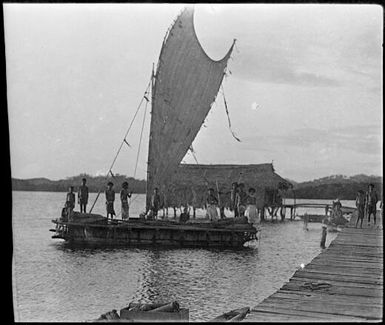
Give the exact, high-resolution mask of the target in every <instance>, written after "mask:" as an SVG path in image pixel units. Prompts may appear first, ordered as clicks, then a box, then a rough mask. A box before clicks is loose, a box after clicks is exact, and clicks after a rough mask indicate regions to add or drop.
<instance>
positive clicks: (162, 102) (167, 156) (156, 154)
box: [146, 8, 234, 208]
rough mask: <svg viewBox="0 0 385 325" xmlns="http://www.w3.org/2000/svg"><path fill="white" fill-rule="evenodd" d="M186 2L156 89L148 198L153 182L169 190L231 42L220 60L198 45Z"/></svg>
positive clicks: (164, 56) (218, 80)
mask: <svg viewBox="0 0 385 325" xmlns="http://www.w3.org/2000/svg"><path fill="white" fill-rule="evenodd" d="M193 14H194V11H193V8H186V9H185V10H184V11H183V12H182V13H181V14H180V15H179V16H178V18H177V19H176V21H175V22H174V24H173V25H172V27H171V29H170V30H169V31H168V34H167V35H166V37H165V40H164V42H163V46H162V49H161V52H160V57H159V62H158V66H157V70H156V74H155V77H154V79H155V80H154V84H153V89H152V111H151V126H150V140H149V152H148V166H147V202H146V207H147V208H148V207H149V204H150V197H151V194H152V192H153V189H154V187H158V188H159V189H160V191H161V192H162V190H165V187H166V186H167V184H168V182H169V180H170V178H171V175H172V174H173V173H174V171H175V170H176V168H177V166H178V165H179V163H180V162H181V161H182V159H183V157H184V156H185V154H186V153H187V150H188V149H189V147H190V145H191V143H192V142H193V140H194V138H195V136H196V135H197V133H198V131H199V129H200V127H201V126H202V124H203V122H204V120H205V118H206V116H207V114H208V112H209V111H210V108H211V105H212V104H213V102H214V101H215V97H216V95H217V93H218V91H219V87H220V85H221V83H222V80H223V76H224V73H225V68H226V65H227V61H228V59H229V57H230V55H231V52H232V49H233V46H234V43H233V45H232V46H231V48H230V49H229V51H228V52H227V54H226V55H225V57H224V58H223V59H221V60H219V61H214V60H212V59H210V58H209V57H208V55H207V54H206V53H205V51H204V50H203V48H202V46H201V45H200V43H199V41H198V39H197V36H196V33H195V30H194V22H193Z"/></svg>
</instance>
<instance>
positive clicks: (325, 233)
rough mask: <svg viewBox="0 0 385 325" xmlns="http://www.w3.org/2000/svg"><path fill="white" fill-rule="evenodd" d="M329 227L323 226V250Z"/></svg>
mask: <svg viewBox="0 0 385 325" xmlns="http://www.w3.org/2000/svg"><path fill="white" fill-rule="evenodd" d="M327 230H328V227H327V225H325V224H323V225H322V235H321V244H320V246H321V248H325V243H326V235H327V233H328V231H327Z"/></svg>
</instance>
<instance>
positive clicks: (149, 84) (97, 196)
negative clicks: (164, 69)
mask: <svg viewBox="0 0 385 325" xmlns="http://www.w3.org/2000/svg"><path fill="white" fill-rule="evenodd" d="M152 79H153V73H151V78H150V81H149V82H148V84H147V87H146V90H145V92H144V95H143V97H142V99H141V100H140V103H139V105H138V108H137V109H136V112H135V114H134V117H133V118H132V120H131V123H130V126H129V127H128V129H127V131H126V133H125V135H124V138H123V140H122V143H121V144H120V146H119V148H118V151H117V152H116V155H115V157H114V159H113V161H112V164H111V167H110V168H109V169H108V172H107V174H106V179H107V178H108V175H109V174H111V175H112V177H113V178H115V176H114V174H113V173H112V167H114V164H115V162H116V159H117V158H118V156H119V153H120V151H121V150H122V147H123V144H124V143H126V144H127V145H128V146H129V147H130V145H129V144H128V142H127V139H126V138H127V135H128V133H129V132H130V130H131V127H132V125H133V123H134V121H135V118H136V116H137V115H138V112H139V110H140V108H141V106H142V103H143V100H145V99H146V103H148V98H147V96H146V95H147V94H148V90H149V88H150V86H151V83H152ZM146 107H147V104H146ZM101 191H102V189H99V192H98V194H97V195H96V198H95V201H94V203H93V204H92V207H91V209H90V211H89V213H91V212H92V210H93V208H94V206H95V204H96V201H97V200H98V198H99V196H100V193H101Z"/></svg>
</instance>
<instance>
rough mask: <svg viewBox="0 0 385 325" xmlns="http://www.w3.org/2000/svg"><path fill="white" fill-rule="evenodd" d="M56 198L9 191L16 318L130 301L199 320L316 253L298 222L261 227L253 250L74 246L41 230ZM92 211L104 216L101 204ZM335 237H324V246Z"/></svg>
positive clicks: (254, 297) (79, 315) (265, 287)
mask: <svg viewBox="0 0 385 325" xmlns="http://www.w3.org/2000/svg"><path fill="white" fill-rule="evenodd" d="M95 196H96V195H95V194H91V199H90V201H91V202H93V198H94V197H95ZM64 198H65V193H49V192H13V237H14V257H13V295H14V313H15V320H16V321H19V322H24V321H35V322H37V321H52V322H55V321H60V322H62V321H85V320H90V319H95V318H97V317H99V316H100V314H102V313H104V312H107V311H110V310H112V309H117V310H119V309H121V308H123V307H125V306H127V305H128V303H130V302H154V301H172V300H177V301H178V302H179V303H180V304H181V306H182V307H187V308H189V309H190V320H191V321H207V320H209V319H211V318H213V317H215V316H217V315H219V314H221V313H223V312H226V311H229V310H231V309H234V308H239V307H243V306H254V305H256V304H257V303H259V302H260V301H262V300H263V299H264V298H266V297H267V296H269V295H270V294H272V293H273V292H274V291H276V290H277V289H279V288H280V287H281V286H282V285H283V284H284V282H286V281H288V279H289V278H290V277H291V276H292V274H293V273H294V272H295V271H296V269H298V268H299V265H300V264H301V263H304V264H306V263H308V262H310V261H311V260H312V258H314V257H315V256H316V255H317V254H318V253H319V252H320V248H319V242H320V235H321V225H320V224H315V223H311V224H309V231H304V230H303V228H302V223H301V222H290V221H286V222H284V223H270V222H268V223H264V224H263V225H262V231H261V241H260V243H259V245H256V246H254V248H251V247H248V248H244V249H242V250H236V251H235V250H218V249H159V248H154V249H138V248H119V249H111V248H110V249H100V248H99V249H90V248H88V249H79V248H76V249H75V248H71V247H68V246H66V245H65V244H64V243H63V241H61V240H57V239H56V240H55V239H51V236H52V234H53V233H52V232H50V231H49V229H50V228H53V224H52V223H51V219H54V218H56V217H58V216H59V215H60V211H61V208H62V206H63V202H64ZM144 201H145V200H144V196H142V195H140V196H138V197H137V198H136V199H135V200H134V202H133V203H132V206H131V210H130V211H131V213H132V214H135V213H139V212H141V209H142V208H143V207H144ZM297 201H298V200H297ZM307 202H308V201H307ZM314 202H329V201H324V200H315V201H314ZM342 203H343V204H344V205H350V206H352V204H353V203H354V202H351V201H344V202H342ZM77 209H78V207H76V210H77ZM320 211H322V210H320ZM94 212H95V213H101V214H104V203H103V200H101V199H99V200H98V202H97V205H96V206H95V208H94ZM309 212H314V210H313V211H311V210H310V211H309ZM117 213H118V214H119V213H120V208H119V207H117ZM320 213H322V212H320ZM335 236H336V234H334V233H329V234H328V236H327V245H329V244H330V242H331V241H332V240H333V239H334V238H335Z"/></svg>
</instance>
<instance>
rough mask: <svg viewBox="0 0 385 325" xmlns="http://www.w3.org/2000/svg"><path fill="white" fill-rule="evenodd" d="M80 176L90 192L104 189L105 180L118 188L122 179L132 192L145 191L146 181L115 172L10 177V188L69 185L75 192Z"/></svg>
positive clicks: (58, 189)
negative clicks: (67, 175)
mask: <svg viewBox="0 0 385 325" xmlns="http://www.w3.org/2000/svg"><path fill="white" fill-rule="evenodd" d="M82 178H86V179H87V186H88V189H89V191H90V192H98V191H100V190H104V189H105V188H106V186H107V182H108V181H111V182H112V183H114V187H115V188H116V189H120V188H121V185H122V183H123V182H124V181H127V182H128V184H129V189H130V190H131V191H133V192H134V193H146V181H145V180H140V179H135V178H132V177H127V176H125V175H119V174H115V175H114V177H109V178H108V180H107V179H106V177H105V176H91V175H88V174H80V175H77V176H73V177H68V178H66V179H60V180H57V181H52V180H49V179H47V178H32V179H17V178H12V190H14V191H44V192H45V191H47V192H67V191H68V188H69V187H70V186H73V187H74V189H75V192H76V191H77V188H78V187H79V186H80V185H81V183H82Z"/></svg>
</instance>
